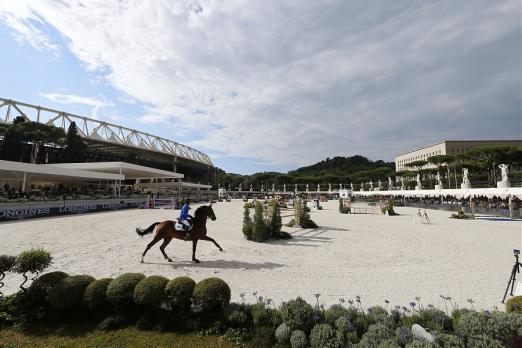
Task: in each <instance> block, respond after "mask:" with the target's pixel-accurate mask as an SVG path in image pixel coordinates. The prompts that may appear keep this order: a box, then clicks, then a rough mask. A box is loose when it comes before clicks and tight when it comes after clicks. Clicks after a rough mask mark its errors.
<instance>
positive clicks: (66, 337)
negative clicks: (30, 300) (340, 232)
mask: <svg viewBox="0 0 522 348" xmlns="http://www.w3.org/2000/svg"><path fill="white" fill-rule="evenodd" d="M0 347H2V348H3V347H5V348H8V347H13V348H14V347H31V348H40V347H42V348H43V347H45V348H50V347H53V348H54V347H64V348H65V347H97V348H98V347H122V348H123V347H158V348H159V347H222V348H229V347H237V346H236V345H234V344H233V343H231V342H228V341H225V340H223V339H222V338H220V337H215V336H203V337H199V336H197V335H195V334H181V333H172V332H166V333H159V332H153V331H140V330H138V329H136V328H125V329H120V330H115V331H108V332H105V331H98V330H96V331H88V332H87V331H85V330H82V329H81V328H80V329H78V328H71V327H66V328H64V327H62V328H53V329H51V330H49V329H47V330H46V329H41V328H35V329H31V330H29V331H23V332H22V331H15V330H0Z"/></svg>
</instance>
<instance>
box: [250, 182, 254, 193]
mask: <svg viewBox="0 0 522 348" xmlns="http://www.w3.org/2000/svg"><path fill="white" fill-rule="evenodd" d="M252 191H254V188H253V187H252V184H250V192H252Z"/></svg>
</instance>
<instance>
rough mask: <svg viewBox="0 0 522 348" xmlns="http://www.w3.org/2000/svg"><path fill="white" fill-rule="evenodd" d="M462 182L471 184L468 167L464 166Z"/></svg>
mask: <svg viewBox="0 0 522 348" xmlns="http://www.w3.org/2000/svg"><path fill="white" fill-rule="evenodd" d="M462 183H463V184H469V183H470V182H469V178H468V168H462Z"/></svg>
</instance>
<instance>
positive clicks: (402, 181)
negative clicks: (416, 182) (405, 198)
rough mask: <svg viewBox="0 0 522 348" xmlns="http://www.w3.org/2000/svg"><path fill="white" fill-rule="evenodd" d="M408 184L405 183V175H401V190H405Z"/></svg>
mask: <svg viewBox="0 0 522 348" xmlns="http://www.w3.org/2000/svg"><path fill="white" fill-rule="evenodd" d="M405 189H406V186H405V185H404V177H403V176H401V190H405Z"/></svg>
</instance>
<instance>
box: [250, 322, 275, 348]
mask: <svg viewBox="0 0 522 348" xmlns="http://www.w3.org/2000/svg"><path fill="white" fill-rule="evenodd" d="M274 343H275V339H274V330H273V329H272V328H269V327H266V326H260V327H256V328H255V329H254V334H253V336H252V340H251V341H250V345H251V346H252V347H256V348H272V347H273V346H274Z"/></svg>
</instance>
